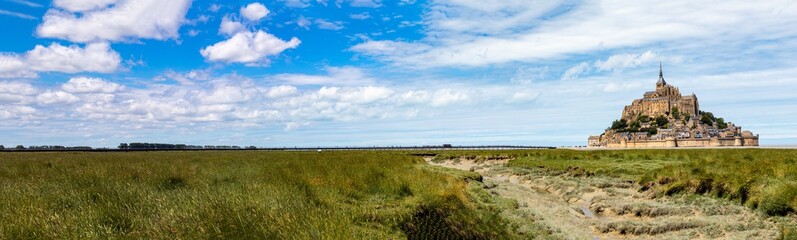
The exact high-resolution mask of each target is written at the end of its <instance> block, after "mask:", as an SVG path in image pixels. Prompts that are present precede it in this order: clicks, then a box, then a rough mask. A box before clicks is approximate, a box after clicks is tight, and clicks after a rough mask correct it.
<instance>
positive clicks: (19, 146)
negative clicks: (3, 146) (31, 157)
mask: <svg viewBox="0 0 797 240" xmlns="http://www.w3.org/2000/svg"><path fill="white" fill-rule="evenodd" d="M16 149H17V150H25V146H22V145H17V147H16Z"/></svg>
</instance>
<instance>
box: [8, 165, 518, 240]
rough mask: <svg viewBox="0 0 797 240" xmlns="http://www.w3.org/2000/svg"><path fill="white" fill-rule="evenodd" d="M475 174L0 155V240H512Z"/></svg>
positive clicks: (419, 168) (416, 168)
mask: <svg viewBox="0 0 797 240" xmlns="http://www.w3.org/2000/svg"><path fill="white" fill-rule="evenodd" d="M477 178H478V174H468V173H462V172H460V173H455V172H453V171H445V170H443V169H438V168H433V167H431V166H428V165H427V164H426V163H425V162H423V160H422V159H420V158H418V157H413V156H409V155H407V154H403V153H396V152H323V153H315V152H258V151H246V152H129V153H125V152H118V153H7V152H6V153H0V238H3V239H30V238H37V239H39V238H48V239H86V238H111V237H112V238H170V239H173V238H183V239H197V238H222V239H230V238H233V239H242V238H243V239H261V238H281V239H282V238H299V239H361V238H375V239H389V238H405V237H410V238H419V237H420V238H434V237H443V236H448V237H451V236H454V237H458V238H514V237H516V236H515V235H514V233H513V231H511V228H510V226H509V225H508V224H507V223H506V222H505V221H504V220H503V219H501V218H500V216H499V215H498V213H499V212H500V210H499V209H500V207H498V206H496V204H497V203H498V202H494V201H493V199H492V198H491V197H490V196H489V195H487V194H483V193H482V194H479V193H480V192H479V190H480V188H478V187H473V186H469V182H476V181H473V180H474V179H477Z"/></svg>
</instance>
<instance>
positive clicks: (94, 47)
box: [0, 43, 121, 78]
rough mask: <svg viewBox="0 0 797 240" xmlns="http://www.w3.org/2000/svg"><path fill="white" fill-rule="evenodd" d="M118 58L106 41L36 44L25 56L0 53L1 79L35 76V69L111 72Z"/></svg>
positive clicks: (116, 64) (115, 66)
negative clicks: (73, 43)
mask: <svg viewBox="0 0 797 240" xmlns="http://www.w3.org/2000/svg"><path fill="white" fill-rule="evenodd" d="M120 62H121V57H119V53H117V52H116V51H113V50H112V49H111V48H110V46H109V44H108V43H90V44H88V45H86V47H85V48H81V47H80V46H77V45H71V46H62V45H61V44H58V43H52V44H50V46H47V47H45V46H42V45H36V47H34V48H33V49H32V50H30V51H28V52H26V53H25V54H24V55H21V56H20V55H13V54H2V53H0V78H35V77H37V76H38V74H36V72H64V73H78V72H98V73H111V72H114V71H116V70H117V69H119V63H120Z"/></svg>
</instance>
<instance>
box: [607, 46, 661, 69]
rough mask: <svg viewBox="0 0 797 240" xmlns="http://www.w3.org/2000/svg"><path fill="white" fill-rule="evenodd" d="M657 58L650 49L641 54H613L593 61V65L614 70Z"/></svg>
mask: <svg viewBox="0 0 797 240" xmlns="http://www.w3.org/2000/svg"><path fill="white" fill-rule="evenodd" d="M659 59H660V57H659V56H658V55H657V54H656V53H654V52H651V51H647V52H644V53H641V54H629V53H626V54H615V55H612V56H610V57H609V58H607V59H606V60H604V61H601V60H597V61H595V67H596V68H598V69H599V70H603V71H616V70H620V69H624V68H631V67H636V66H639V65H642V64H646V63H650V62H653V61H656V60H659Z"/></svg>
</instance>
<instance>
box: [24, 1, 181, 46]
mask: <svg viewBox="0 0 797 240" xmlns="http://www.w3.org/2000/svg"><path fill="white" fill-rule="evenodd" d="M65 2H66V3H65V4H64V5H63V6H64V7H66V9H61V8H59V7H58V5H56V8H52V9H50V10H48V11H47V13H45V15H44V21H43V22H42V23H41V24H40V25H39V26H38V27H37V29H36V34H37V35H38V36H40V37H50V38H60V39H66V40H69V41H73V42H95V41H133V40H136V39H141V38H144V39H157V40H163V39H170V38H171V39H176V38H178V37H179V34H178V30H179V28H180V26H181V25H182V24H183V23H184V22H185V14H186V12H187V11H188V7H189V6H190V5H191V1H190V0H170V1H161V0H122V1H119V2H117V3H116V4H113V5H107V4H106V3H108V2H106V1H103V2H100V3H99V4H94V5H93V6H94V7H97V8H98V9H95V10H92V11H87V12H81V13H74V12H70V11H72V10H70V9H73V10H77V9H92V8H94V7H92V5H91V4H89V5H85V6H88V7H83V6H84V5H79V4H78V3H82V2H83V1H65ZM92 4H93V3H92ZM102 5H105V6H102ZM100 6H101V7H104V8H100Z"/></svg>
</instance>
